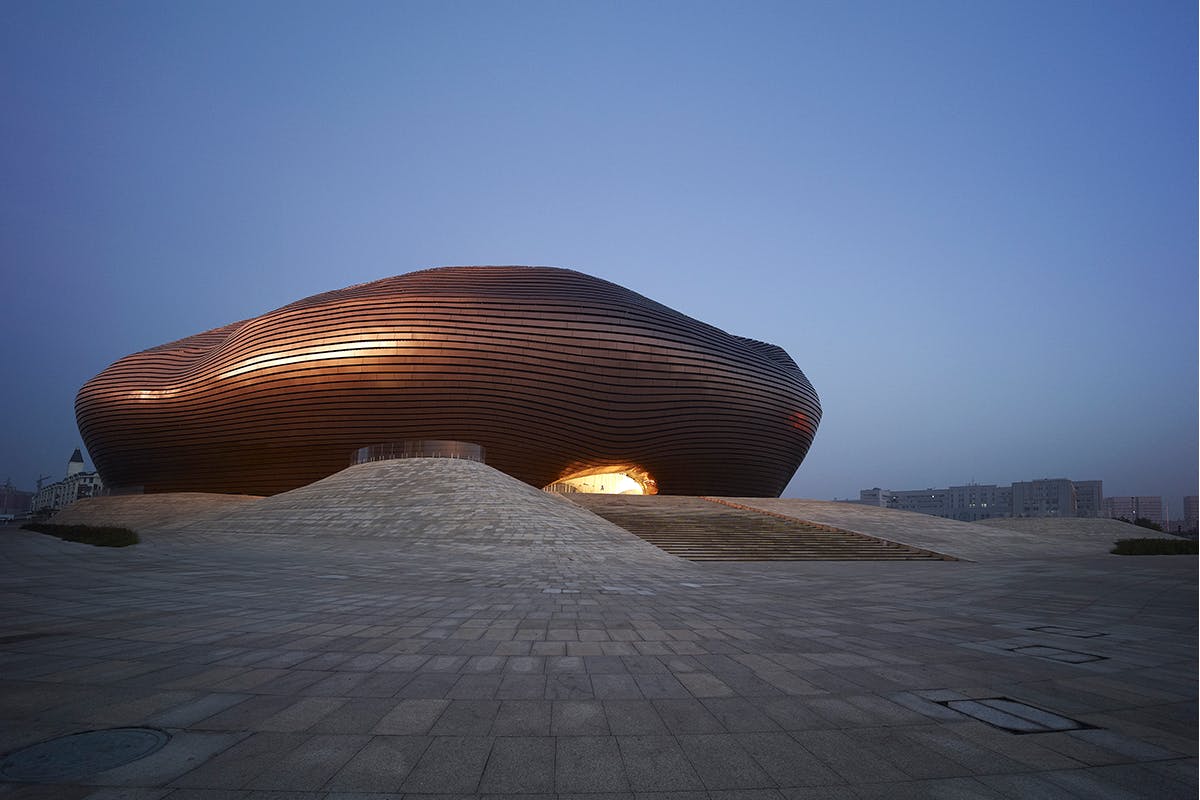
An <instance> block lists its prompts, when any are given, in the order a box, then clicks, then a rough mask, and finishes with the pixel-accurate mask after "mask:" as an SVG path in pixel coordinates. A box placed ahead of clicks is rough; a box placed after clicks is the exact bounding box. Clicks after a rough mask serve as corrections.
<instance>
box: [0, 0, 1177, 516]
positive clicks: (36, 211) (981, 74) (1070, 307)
mask: <svg viewBox="0 0 1200 800" xmlns="http://www.w3.org/2000/svg"><path fill="white" fill-rule="evenodd" d="M1196 14H1197V11H1196V4H1195V2H1192V1H1190V0H1181V1H1180V2H1167V1H1166V0H1163V1H1161V2H1145V3H1134V2H1100V1H1099V0H1096V1H1091V0H1089V2H1062V1H1060V0H1049V2H1047V0H1037V1H1036V2H1017V1H1015V0H1003V1H1002V2H991V3H986V2H981V1H980V2H977V1H975V0H943V1H942V2H916V1H914V0H904V2H897V1H896V0H883V1H881V2H807V1H806V0H790V1H789V2H780V3H773V2H753V1H751V2H737V3H735V2H719V3H710V2H695V1H694V0H689V1H688V2H665V1H659V0H642V2H563V1H562V0H560V1H559V2H548V3H540V2H500V1H496V2H483V1H482V0H480V1H479V2H446V0H437V1H436V2H400V1H399V0H395V1H393V2H341V3H332V2H330V3H314V2H265V1H264V0H256V1H255V2H251V3H240V2H239V3H234V2H212V1H210V0H205V1H204V2H198V1H197V2H134V3H129V2H121V3H117V2H79V3H62V2H47V1H43V0H37V1H36V2H35V1H34V0H15V1H10V2H6V3H4V4H3V5H2V6H0V142H2V146H0V264H2V265H3V283H2V285H3V301H4V312H3V314H2V315H0V326H2V327H0V330H2V332H3V334H4V337H3V343H4V346H5V357H4V371H3V376H2V377H0V385H2V386H3V392H2V394H0V411H2V413H0V425H2V426H3V428H2V431H0V482H2V481H3V480H4V479H5V478H11V479H12V481H13V483H14V484H16V485H17V487H18V488H23V489H31V488H33V486H34V483H35V481H36V479H37V477H38V476H39V475H50V476H52V477H53V478H54V479H58V478H61V477H62V475H63V474H64V471H65V467H66V462H67V458H68V456H69V455H70V454H71V451H72V449H73V448H75V447H79V446H82V439H81V438H80V435H79V432H78V429H77V427H76V423H75V416H74V408H73V404H74V399H75V393H76V392H77V391H78V389H79V387H80V386H81V385H82V384H83V383H84V382H85V381H87V380H88V379H90V378H91V377H92V376H94V375H95V374H96V373H98V372H100V371H101V370H102V369H104V368H105V367H106V366H108V365H109V364H110V363H112V362H113V361H115V360H116V359H118V358H120V357H122V356H124V355H126V354H128V353H131V352H134V351H137V350H142V349H145V348H148V347H152V346H155V345H158V344H161V343H164V342H167V341H170V340H174V339H178V338H181V337H184V336H187V335H190V334H193V333H197V332H199V331H202V330H206V329H209V328H214V327H217V326H220V325H223V324H226V323H228V322H232V321H235V320H239V319H244V318H246V317H250V316H255V315H258V314H261V313H263V312H265V311H269V310H271V309H274V308H277V307H279V306H282V305H284V304H286V303H289V302H291V301H293V300H297V299H299V298H301V297H305V296H307V295H311V294H316V293H318V292H323V291H327V290H332V289H338V288H342V287H345V286H348V285H351V284H355V283H361V282H365V281H371V280H375V279H377V278H382V277H386V276H390V275H398V274H402V273H405V272H410V271H413V270H416V269H422V268H426V267H433V266H443V265H453V264H531V265H552V266H561V267H570V268H573V269H578V270H581V271H583V272H586V273H589V274H592V275H596V276H598V277H601V278H604V279H607V280H610V281H614V282H616V283H618V284H621V285H623V286H626V287H629V288H630V289H633V290H634V291H637V292H640V293H641V294H644V295H646V296H648V297H650V298H652V299H654V300H656V301H658V302H661V303H663V304H665V305H668V306H671V307H672V308H675V309H677V310H679V311H681V312H683V313H686V314H689V315H691V316H693V317H696V318H697V319H700V320H703V321H705V322H708V323H711V324H713V325H716V326H718V327H720V328H723V329H725V330H727V331H729V332H730V333H734V334H737V335H741V336H748V337H752V338H755V339H761V340H765V341H768V342H772V343H775V344H778V345H780V346H781V347H783V348H784V349H785V350H787V351H788V353H790V354H791V355H792V357H793V358H794V359H795V360H796V362H797V363H798V364H799V365H800V367H801V368H802V369H803V370H804V371H805V373H806V374H807V375H808V377H809V379H810V380H811V381H812V383H813V386H814V387H815V388H816V390H817V392H818V393H819V395H820V397H821V402H822V405H823V406H824V418H823V420H822V422H821V426H820V429H819V430H818V432H817V436H816V440H815V442H814V444H813V447H812V450H811V451H810V452H809V455H808V458H807V459H806V460H805V462H804V464H803V465H802V466H801V467H800V470H799V471H798V472H797V474H796V477H795V478H794V479H793V481H792V483H791V484H790V486H789V487H788V489H787V491H786V492H785V494H786V495H787V496H796V497H814V498H822V499H830V498H833V497H848V496H853V497H857V493H858V490H859V489H861V488H864V487H872V486H879V487H884V488H893V489H911V488H924V487H944V486H947V485H957V484H963V483H967V482H969V481H972V480H974V481H977V482H980V483H1000V484H1006V483H1010V482H1012V481H1018V480H1030V479H1033V478H1039V477H1067V478H1072V479H1075V480H1085V479H1102V480H1103V481H1104V493H1105V495H1125V494H1149V495H1163V496H1164V497H1166V499H1167V500H1168V502H1169V504H1170V510H1171V512H1172V514H1173V515H1175V514H1178V513H1179V512H1180V511H1181V508H1180V504H1181V498H1182V496H1183V495H1185V494H1196V493H1197V482H1198V477H1197V124H1196V120H1197V105H1196V104H1197V99H1196V98H1197V79H1196V75H1197V53H1196V41H1197V37H1196V30H1197V19H1196Z"/></svg>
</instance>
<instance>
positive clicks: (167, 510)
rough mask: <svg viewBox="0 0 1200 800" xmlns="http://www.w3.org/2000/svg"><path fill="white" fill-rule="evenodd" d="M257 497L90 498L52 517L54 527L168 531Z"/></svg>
mask: <svg viewBox="0 0 1200 800" xmlns="http://www.w3.org/2000/svg"><path fill="white" fill-rule="evenodd" d="M258 499H259V498H257V497H254V496H252V495H245V494H210V493H206V492H170V493H167V494H130V495H118V496H115V497H91V498H88V499H86V500H79V501H77V502H75V503H72V504H71V505H70V506H68V507H67V508H64V509H63V510H62V511H60V512H58V513H57V514H55V515H54V518H53V519H51V520H50V521H51V522H52V523H54V524H55V525H94V526H105V525H113V526H116V527H121V528H129V529H130V530H135V531H143V530H148V529H151V528H153V529H155V530H169V529H172V528H176V527H179V526H181V525H189V524H191V523H194V522H198V521H200V520H203V519H206V518H208V517H211V516H221V515H223V514H227V513H229V512H230V511H232V510H233V509H235V508H240V507H244V506H246V505H247V504H248V503H253V502H254V501H256V500H258Z"/></svg>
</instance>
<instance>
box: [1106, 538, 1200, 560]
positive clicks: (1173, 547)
mask: <svg viewBox="0 0 1200 800" xmlns="http://www.w3.org/2000/svg"><path fill="white" fill-rule="evenodd" d="M1116 545H1117V546H1116V547H1114V548H1113V549H1112V550H1111V551H1110V552H1113V553H1116V554H1117V555H1119V556H1188V555H1191V556H1194V555H1196V554H1197V552H1198V547H1200V542H1197V541H1196V540H1194V539H1121V540H1120V541H1118V542H1117V543H1116Z"/></svg>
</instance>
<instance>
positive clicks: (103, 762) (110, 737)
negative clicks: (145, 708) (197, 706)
mask: <svg viewBox="0 0 1200 800" xmlns="http://www.w3.org/2000/svg"><path fill="white" fill-rule="evenodd" d="M168 739H170V737H169V736H168V735H167V734H166V733H164V732H163V731H160V730H156V729H154V728H111V729H109V730H104V731H87V732H85V733H75V734H71V735H70V736H60V737H58V738H57V739H50V740H49V741H45V742H39V743H38V744H33V745H29V746H28V747H23V748H21V749H20V750H15V751H13V752H11V753H9V754H8V755H6V756H4V760H3V761H0V778H6V779H8V780H12V781H28V782H35V783H43V782H55V781H69V780H74V779H76V778H82V777H84V776H85V775H92V774H94V773H97V772H104V771H105V770H109V769H113V768H115V767H120V766H123V765H125V764H129V763H131V762H133V761H137V760H138V759H140V758H145V757H146V756H148V755H150V754H151V753H156V752H158V751H159V750H160V749H162V747H163V745H165V744H166V743H167V740H168Z"/></svg>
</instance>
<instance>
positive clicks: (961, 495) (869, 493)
mask: <svg viewBox="0 0 1200 800" xmlns="http://www.w3.org/2000/svg"><path fill="white" fill-rule="evenodd" d="M1103 484H1104V482H1103V481H1071V480H1068V479H1067V478H1043V479H1040V480H1034V481H1021V482H1018V483H1014V484H1013V485H1011V486H997V485H996V484H990V483H989V484H981V483H969V484H966V485H965V486H951V487H949V488H947V489H905V490H893V489H880V488H878V487H876V488H873V489H863V490H861V491H860V492H859V493H858V502H859V503H860V504H861V505H869V506H879V507H881V508H894V509H897V510H899V511H915V512H917V513H919V514H929V515H931V516H934V517H945V518H947V519H956V520H959V521H961V522H978V521H980V520H984V519H996V518H1003V517H1081V516H1082V517H1098V516H1102V508H1103V501H1104V488H1103Z"/></svg>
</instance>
